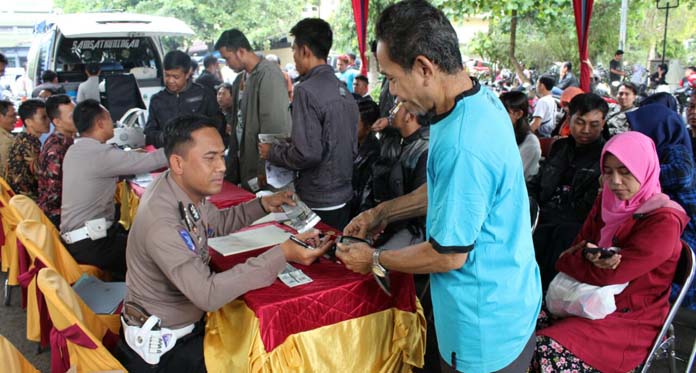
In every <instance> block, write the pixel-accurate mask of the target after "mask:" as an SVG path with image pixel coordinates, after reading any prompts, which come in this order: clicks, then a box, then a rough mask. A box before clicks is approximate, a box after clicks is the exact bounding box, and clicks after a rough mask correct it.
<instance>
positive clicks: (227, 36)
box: [214, 28, 253, 51]
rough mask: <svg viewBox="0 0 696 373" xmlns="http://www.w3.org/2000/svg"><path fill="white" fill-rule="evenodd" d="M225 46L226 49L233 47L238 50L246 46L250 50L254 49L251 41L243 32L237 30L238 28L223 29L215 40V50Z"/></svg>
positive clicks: (232, 48)
mask: <svg viewBox="0 0 696 373" xmlns="http://www.w3.org/2000/svg"><path fill="white" fill-rule="evenodd" d="M222 47H225V48H226V49H231V50H233V51H236V50H237V49H239V48H244V49H246V50H248V51H253V49H252V48H251V43H249V39H247V37H246V36H245V35H244V33H243V32H241V31H239V30H237V29H236V28H233V29H229V30H226V31H223V32H222V34H220V37H219V38H218V40H217V41H216V42H215V46H214V48H215V50H220V48H222Z"/></svg>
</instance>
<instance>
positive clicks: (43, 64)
mask: <svg viewBox="0 0 696 373" xmlns="http://www.w3.org/2000/svg"><path fill="white" fill-rule="evenodd" d="M52 47H53V35H52V34H51V33H47V34H44V35H43V36H42V37H41V41H40V43H39V50H38V57H37V59H36V66H29V69H34V68H35V69H36V70H34V71H36V84H37V85H38V84H39V83H42V82H41V81H40V80H41V74H43V72H44V71H46V70H48V69H49V67H48V55H49V53H51V48H52Z"/></svg>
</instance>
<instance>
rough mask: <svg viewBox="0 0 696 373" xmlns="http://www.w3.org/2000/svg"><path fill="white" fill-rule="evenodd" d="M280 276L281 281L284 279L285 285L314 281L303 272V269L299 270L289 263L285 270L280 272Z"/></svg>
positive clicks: (293, 285) (292, 286)
mask: <svg viewBox="0 0 696 373" xmlns="http://www.w3.org/2000/svg"><path fill="white" fill-rule="evenodd" d="M278 278H279V279H280V281H283V283H284V284H285V285H287V286H288V287H291V288H294V287H295V286H299V285H304V284H308V283H310V282H312V279H311V278H309V276H307V275H306V274H305V273H304V272H302V270H299V269H297V268H295V267H293V266H292V265H290V264H287V265H286V266H285V269H284V270H283V272H280V274H278Z"/></svg>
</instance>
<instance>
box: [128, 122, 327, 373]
mask: <svg viewBox="0 0 696 373" xmlns="http://www.w3.org/2000/svg"><path fill="white" fill-rule="evenodd" d="M172 124H173V125H172V126H168V127H167V128H166V129H165V139H166V142H165V153H166V155H167V157H168V160H169V167H170V169H169V170H168V171H166V172H164V173H163V174H162V175H160V176H159V177H158V178H157V179H156V180H155V181H153V183H152V184H151V185H150V186H149V187H148V189H147V191H146V192H145V194H144V195H143V197H142V199H141V202H140V206H139V207H138V213H137V215H136V218H135V221H134V224H133V228H132V229H131V232H130V236H129V239H128V250H127V252H126V260H127V263H128V273H127V276H126V281H127V284H128V292H127V295H126V306H125V307H124V312H123V315H122V322H123V330H124V332H123V336H124V340H122V341H121V343H120V344H119V347H118V350H117V353H116V355H117V358H118V359H119V360H120V361H121V362H122V364H123V365H124V366H125V367H126V369H127V370H128V371H129V372H140V371H147V372H154V371H162V372H202V371H205V361H204V357H203V336H204V329H205V325H204V319H203V316H204V315H205V313H206V312H210V311H214V310H216V309H218V308H220V307H222V306H223V305H225V304H226V303H228V302H230V301H232V300H234V299H235V298H237V297H239V296H240V295H242V294H244V293H246V292H247V291H250V290H254V289H258V288H261V287H265V286H268V285H270V284H271V283H273V281H274V280H275V278H276V276H277V275H278V273H280V272H281V271H282V270H283V269H284V268H285V265H286V262H288V261H293V262H298V263H302V264H305V265H309V264H310V263H312V262H313V261H314V260H315V259H316V258H317V257H319V256H320V255H322V254H323V253H324V252H325V251H326V250H327V249H328V247H329V245H330V242H325V243H323V244H317V243H316V239H317V233H316V232H312V233H305V234H301V235H298V238H300V239H302V240H313V241H315V245H317V246H319V245H320V246H321V247H319V248H318V249H317V250H307V249H304V248H303V247H302V246H299V245H297V244H295V243H294V242H292V241H290V240H287V241H285V242H283V243H282V244H280V245H278V246H276V247H274V248H272V249H270V250H268V251H266V252H265V253H263V254H261V255H259V256H258V257H255V258H251V259H249V260H247V261H246V262H245V263H243V264H238V265H236V266H234V267H233V268H231V269H229V270H227V271H224V272H220V273H214V272H213V271H211V269H210V267H209V266H208V262H209V260H210V257H209V254H208V244H207V241H208V237H212V236H221V235H226V234H229V233H232V232H234V231H236V230H239V229H240V228H243V227H245V226H248V225H249V224H251V223H252V222H253V221H255V220H257V219H259V218H261V217H263V216H264V215H266V214H267V213H268V212H270V211H280V210H281V208H280V206H281V205H282V204H294V203H293V202H292V193H291V192H280V193H277V194H274V195H271V196H267V197H263V198H259V199H254V200H252V201H249V202H247V203H244V204H241V205H239V206H236V207H232V208H230V209H226V210H218V209H217V208H216V207H215V206H213V205H212V204H210V203H209V202H207V201H206V197H207V196H210V195H213V194H216V193H218V192H220V189H221V188H222V183H223V178H224V176H225V158H224V152H225V146H224V145H223V143H222V138H221V137H220V134H219V133H218V132H217V129H216V127H215V126H214V125H213V124H212V123H211V119H209V118H206V117H203V116H199V115H186V116H182V117H179V118H176V119H174V120H173V122H172ZM158 321H159V323H158ZM158 324H159V325H158ZM155 326H157V327H155ZM153 327H154V329H153ZM158 327H159V328H158ZM160 328H161V329H160ZM156 345H158V346H159V348H156V349H151V348H150V346H156ZM154 364H157V365H156V366H154Z"/></svg>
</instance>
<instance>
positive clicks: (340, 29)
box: [327, 0, 397, 55]
mask: <svg viewBox="0 0 696 373" xmlns="http://www.w3.org/2000/svg"><path fill="white" fill-rule="evenodd" d="M395 2H397V0H370V4H369V11H368V16H367V43H368V46H367V50H366V53H367V54H368V55H369V54H370V49H369V43H370V42H371V41H372V40H374V38H375V24H376V23H377V18H379V14H380V13H382V11H383V10H384V9H385V8H386V7H388V6H389V5H391V4H393V3H395ZM327 21H328V22H329V23H330V24H331V28H332V30H333V32H334V43H333V48H332V49H333V51H335V52H336V53H339V54H340V53H344V52H349V51H352V52H354V53H355V54H358V53H357V51H358V34H357V32H356V30H355V18H354V17H353V5H352V3H351V1H349V0H340V2H339V6H338V10H337V11H336V14H335V15H334V16H333V17H332V18H330V19H328V20H327Z"/></svg>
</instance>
